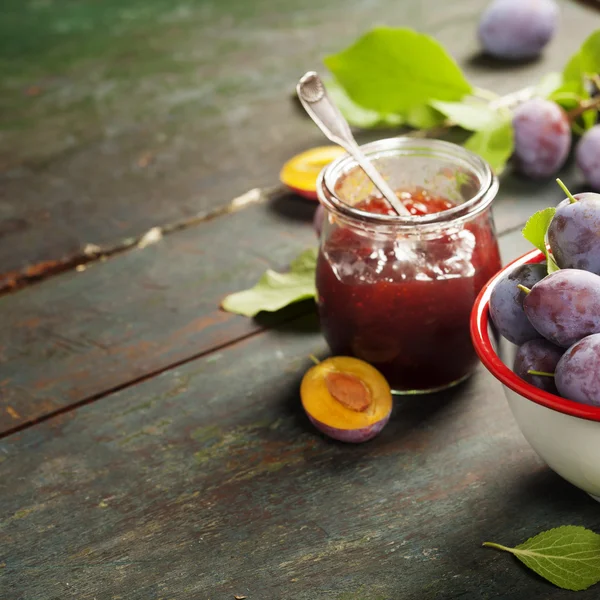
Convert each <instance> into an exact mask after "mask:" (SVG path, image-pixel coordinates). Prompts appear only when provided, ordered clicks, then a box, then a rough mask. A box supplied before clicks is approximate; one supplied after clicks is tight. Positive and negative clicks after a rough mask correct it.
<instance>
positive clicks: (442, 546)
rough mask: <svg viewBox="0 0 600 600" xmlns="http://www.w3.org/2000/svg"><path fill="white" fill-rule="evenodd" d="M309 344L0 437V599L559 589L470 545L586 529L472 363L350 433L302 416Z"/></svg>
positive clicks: (202, 365) (249, 345)
mask: <svg viewBox="0 0 600 600" xmlns="http://www.w3.org/2000/svg"><path fill="white" fill-rule="evenodd" d="M310 353H316V354H317V355H323V354H324V353H325V346H324V342H323V341H322V338H321V336H320V335H319V333H318V332H317V331H316V320H315V319H314V317H312V318H311V317H304V318H302V319H300V320H298V321H296V322H294V323H290V324H288V328H287V330H283V329H282V330H271V331H269V332H268V333H265V334H262V335H260V336H256V337H254V338H252V339H250V340H245V341H242V342H240V343H237V344H235V345H234V346H232V347H230V348H227V349H225V350H223V351H221V352H216V353H212V354H211V355H209V356H207V357H204V358H202V359H199V360H197V361H194V362H192V363H189V364H187V365H185V366H183V367H181V368H177V369H173V370H170V371H168V372H166V373H164V374H162V375H160V376H159V377H155V378H153V379H152V380H150V381H147V382H144V383H142V384H139V385H136V386H134V387H132V388H130V389H128V390H124V391H122V392H119V393H117V394H115V395H112V396H110V397H108V398H104V399H103V400H101V401H99V402H96V403H93V404H91V405H87V406H85V407H82V408H79V409H77V410H74V411H71V412H69V413H67V414H64V415H61V416H60V417H57V418H53V419H51V420H50V421H47V422H45V423H42V424H38V425H35V426H33V427H30V428H29V429H27V430H25V431H23V432H20V433H17V434H14V435H12V436H10V437H9V438H6V439H4V440H2V441H1V442H0V457H2V458H1V460H2V462H1V463H0V535H1V538H2V544H1V545H0V564H1V565H2V567H1V571H0V597H1V598H3V599H4V598H6V599H7V600H58V599H61V600H62V599H64V598H77V599H78V600H93V599H96V600H116V599H121V600H125V599H127V600H158V599H159V598H162V599H170V600H171V599H172V600H176V599H177V600H184V599H185V600H225V599H229V598H231V599H232V598H233V596H234V594H237V595H244V596H247V597H248V600H279V599H284V598H294V599H295V600H315V599H328V598H331V599H334V600H392V599H394V600H395V599H397V598H402V599H403V600H450V599H454V598H468V599H479V598H487V599H493V598H498V599H499V598H503V599H511V600H549V599H552V600H560V599H567V598H571V593H569V592H566V591H561V590H558V589H556V588H554V587H552V586H551V585H550V584H548V583H546V582H544V581H543V580H541V579H540V578H539V577H537V576H535V575H532V574H531V573H530V572H528V571H527V570H526V569H524V568H523V567H521V566H520V565H519V564H518V563H517V562H516V561H515V560H514V559H513V558H511V557H510V556H509V555H507V554H500V553H497V552H495V551H492V550H489V549H484V548H482V547H481V543H482V542H484V541H486V540H490V541H496V542H499V543H504V544H508V545H514V544H518V543H520V542H522V541H524V540H525V539H526V538H527V537H529V536H531V535H534V534H536V533H538V532H540V531H542V530H544V529H546V528H550V527H554V526H558V525H563V524H570V523H572V524H578V525H585V526H586V527H589V528H592V529H596V530H600V512H599V511H598V505H597V503H595V502H594V501H593V500H591V499H590V498H589V497H588V496H587V495H585V494H584V493H583V492H580V491H578V490H576V489H575V488H574V487H572V486H570V485H569V484H567V483H565V482H564V481H562V480H561V479H560V478H559V477H558V476H556V475H554V474H553V473H552V472H550V471H549V470H548V469H547V468H546V467H544V466H543V465H542V464H541V462H540V461H539V459H537V458H536V456H535V455H534V453H533V451H532V450H531V449H530V448H529V447H528V445H527V444H526V442H525V441H524V439H523V438H522V436H521V435H520V433H519V432H518V430H517V427H516V425H515V423H514V421H513V419H512V416H511V414H510V412H509V409H508V406H507V403H506V401H505V399H504V397H503V392H502V389H501V386H500V384H498V383H497V382H494V381H493V380H492V378H491V376H490V375H489V374H487V373H485V372H484V370H483V368H481V369H480V370H479V371H478V372H477V373H476V375H475V376H474V377H473V378H472V379H471V380H470V381H469V382H468V383H466V384H465V385H462V386H460V387H458V388H456V389H454V390H453V391H451V392H448V393H442V394H439V395H435V396H431V397H429V396H423V397H414V398H404V399H397V400H396V401H395V407H394V411H393V415H392V418H391V421H390V424H389V425H388V426H387V427H386V429H385V430H384V431H383V432H382V434H381V436H379V437H378V438H376V439H375V440H373V441H372V442H370V443H367V444H363V445H359V446H351V445H344V444H340V443H335V442H332V441H330V440H327V439H326V438H323V437H322V436H321V435H320V434H318V433H317V432H316V431H315V430H314V429H313V428H312V426H311V425H310V423H309V422H308V419H307V418H306V417H305V416H304V414H303V412H302V409H301V407H300V400H299V397H298V386H299V380H300V377H301V374H302V372H303V371H304V370H305V369H307V368H308V367H309V366H310V365H311V362H310V360H309V358H308V355H309V354H310ZM597 597H598V589H597V588H592V589H590V590H589V591H587V592H582V593H580V594H578V598H581V599H582V600H584V599H591V598H597Z"/></svg>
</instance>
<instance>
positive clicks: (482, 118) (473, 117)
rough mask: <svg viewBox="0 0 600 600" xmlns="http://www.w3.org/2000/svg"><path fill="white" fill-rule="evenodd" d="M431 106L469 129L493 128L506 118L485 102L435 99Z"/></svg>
mask: <svg viewBox="0 0 600 600" xmlns="http://www.w3.org/2000/svg"><path fill="white" fill-rule="evenodd" d="M431 106H433V107H434V108H435V109H437V110H439V111H440V112H441V113H442V114H444V115H446V117H448V119H450V120H451V121H452V122H453V123H456V124H457V125H459V126H460V127H462V128H463V129H467V130H469V131H481V130H482V129H492V128H493V127H494V125H497V124H498V123H500V122H504V121H505V120H506V118H505V117H504V116H502V115H500V114H499V113H498V111H495V110H493V109H491V108H490V107H489V106H487V105H485V104H473V103H469V102H443V101H441V100H433V101H432V102H431Z"/></svg>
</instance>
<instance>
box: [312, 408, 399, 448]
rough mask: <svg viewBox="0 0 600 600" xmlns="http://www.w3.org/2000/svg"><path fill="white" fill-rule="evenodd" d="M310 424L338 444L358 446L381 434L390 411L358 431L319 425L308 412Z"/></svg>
mask: <svg viewBox="0 0 600 600" xmlns="http://www.w3.org/2000/svg"><path fill="white" fill-rule="evenodd" d="M306 414H307V416H308V418H309V420H310V422H311V423H312V424H313V425H314V426H315V427H316V428H317V429H318V430H319V431H320V432H321V433H324V434H325V435H326V436H328V437H330V438H332V439H334V440H338V441H340V442H347V443H350V444H360V443H362V442H367V441H369V440H371V439H373V438H374V437H375V436H376V435H378V434H379V433H381V430H382V429H383V428H384V427H385V426H386V425H387V423H388V421H389V420H390V415H391V414H392V413H391V411H390V412H389V413H388V414H387V415H386V416H385V417H384V418H383V419H380V420H379V421H377V422H376V423H372V424H371V425H369V426H368V427H361V428H360V429H338V428H337V427H331V426H330V425H325V423H321V421H318V420H317V419H315V418H314V417H313V416H312V415H311V414H309V413H308V412H307V413H306Z"/></svg>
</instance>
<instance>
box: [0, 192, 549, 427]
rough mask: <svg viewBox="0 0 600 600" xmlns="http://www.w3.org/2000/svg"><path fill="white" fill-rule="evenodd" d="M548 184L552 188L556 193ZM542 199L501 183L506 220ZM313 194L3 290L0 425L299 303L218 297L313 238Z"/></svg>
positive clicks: (274, 318) (222, 338)
mask: <svg viewBox="0 0 600 600" xmlns="http://www.w3.org/2000/svg"><path fill="white" fill-rule="evenodd" d="M555 188H556V189H554V188H553V189H551V190H550V192H551V193H550V194H549V195H550V196H551V195H552V193H554V194H555V195H558V194H559V192H558V188H557V187H556V186H555ZM559 198H560V196H558V197H556V198H555V199H554V200H555V201H558V199H559ZM547 201H548V196H546V190H545V189H540V190H538V191H537V194H536V195H533V194H532V197H530V198H527V199H525V198H521V199H520V200H515V199H514V197H513V196H512V195H510V196H506V197H505V196H504V195H501V196H500V197H499V198H498V204H497V207H496V211H495V212H496V215H497V216H498V220H499V221H500V222H501V223H503V224H504V226H505V227H506V226H513V225H514V220H515V219H517V218H518V216H519V215H521V216H520V219H521V220H523V219H524V218H525V216H524V215H525V214H530V213H531V212H533V210H534V208H535V207H536V206H537V204H540V205H543V206H546V205H547V204H545V203H546V202H547ZM314 206H315V205H314V203H311V202H307V201H300V200H298V199H295V198H293V197H289V196H275V197H273V198H271V200H270V201H269V202H267V203H266V204H264V205H255V206H251V207H249V208H247V209H245V210H243V211H241V212H238V213H233V214H230V215H227V216H226V217H221V218H218V219H215V220H211V221H208V222H206V223H202V224H201V225H199V226H198V227H194V228H191V229H188V230H185V231H180V232H177V233H174V234H172V235H169V236H167V237H166V238H164V239H163V240H162V241H160V242H158V243H157V244H155V245H152V246H149V247H147V248H144V249H143V250H134V251H130V252H127V253H125V254H122V255H118V256H115V257H113V258H112V259H110V260H108V261H106V262H98V263H94V264H92V265H90V266H89V267H88V269H87V270H86V271H84V272H75V271H72V272H68V273H64V274H62V275H60V276H57V277H54V278H52V279H49V280H47V281H44V282H42V283H41V284H39V285H35V286H32V287H29V288H25V289H23V290H20V291H18V292H16V293H14V294H9V295H8V296H4V297H0V314H1V315H2V322H3V323H4V326H3V327H2V328H0V432H7V431H11V430H13V429H14V428H18V427H20V426H22V425H23V424H25V423H28V422H31V421H34V420H36V419H38V418H42V417H44V416H45V415H48V414H50V413H52V412H54V411H56V410H61V409H63V408H65V407H68V406H70V405H72V404H77V403H78V402H82V401H85V400H86V399H90V398H93V397H95V396H98V395H100V394H105V393H107V392H109V391H111V390H115V389H118V388H119V387H121V386H123V385H126V384H127V383H129V382H131V381H135V380H137V379H140V378H143V377H147V376H148V375H150V374H153V373H157V372H159V371H161V370H163V369H165V368H167V367H169V366H171V365H173V364H176V363H178V362H180V361H185V360H188V359H190V358H192V357H195V356H198V355H200V354H202V353H204V352H207V351H209V350H211V349H214V348H215V347H219V346H223V345H227V344H229V343H231V342H232V341H234V340H236V339H239V338H240V337H244V336H246V335H249V334H251V333H252V332H255V331H257V330H258V329H260V328H261V327H264V326H269V325H270V324H274V323H276V322H280V321H282V320H286V319H288V318H290V316H291V315H294V314H298V311H306V310H307V307H306V305H299V306H295V307H293V308H291V309H290V311H285V312H283V313H282V314H275V315H264V316H261V317H260V318H259V319H257V320H250V319H246V318H244V317H238V316H234V315H230V314H227V313H224V312H222V311H220V310H219V306H218V305H219V301H220V299H221V298H222V297H223V296H224V295H225V294H227V293H229V292H232V291H236V290H239V289H243V288H245V287H248V286H250V285H252V284H253V283H254V282H255V281H256V280H257V279H258V277H259V276H260V274H261V273H263V272H264V270H265V269H266V268H267V267H269V266H275V267H277V266H279V267H281V268H285V267H286V265H287V264H288V263H289V261H290V259H291V258H292V257H293V256H295V255H296V254H297V253H298V252H300V251H301V250H302V249H304V248H307V247H309V246H311V245H314V244H315V243H316V240H315V237H314V233H313V230H312V225H311V220H312V215H313V213H314ZM526 207H531V208H529V210H528V211H527V212H526ZM540 207H541V206H540ZM508 250H509V252H511V253H512V254H511V256H513V257H514V256H517V255H516V254H514V249H513V248H512V247H511V248H509V249H508Z"/></svg>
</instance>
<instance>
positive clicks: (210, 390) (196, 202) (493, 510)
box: [0, 0, 600, 600]
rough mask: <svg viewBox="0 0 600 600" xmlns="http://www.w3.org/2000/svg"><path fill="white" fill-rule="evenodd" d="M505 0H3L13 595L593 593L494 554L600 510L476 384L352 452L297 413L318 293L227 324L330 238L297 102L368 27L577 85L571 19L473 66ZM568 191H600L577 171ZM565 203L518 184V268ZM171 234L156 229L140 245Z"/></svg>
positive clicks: (513, 247)
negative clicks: (295, 96) (398, 28)
mask: <svg viewBox="0 0 600 600" xmlns="http://www.w3.org/2000/svg"><path fill="white" fill-rule="evenodd" d="M484 5H485V2H484V1H483V0H456V1H455V2H438V0H421V1H420V2H409V1H407V0H404V1H403V0H373V1H370V2H366V1H364V0H329V1H328V2H323V1H322V0H302V1H300V0H253V1H252V2H250V1H248V0H228V1H227V2H225V1H221V2H218V1H217V0H196V1H195V2H180V3H172V2H168V1H167V0H152V1H148V0H146V1H144V2H142V0H129V1H128V2H122V1H120V0H112V1H107V2H94V1H93V0H86V1H83V2H79V3H67V2H55V3H53V2H49V1H48V2H46V1H42V0H39V1H36V2H30V3H23V2H21V0H9V2H8V6H7V8H6V9H5V10H6V14H5V17H6V18H3V19H0V32H1V33H2V35H0V45H1V47H2V49H3V52H2V58H1V59H0V69H1V72H2V75H3V77H2V83H1V84H0V86H1V89H2V98H1V99H0V106H2V108H3V109H4V110H2V111H0V123H1V126H2V134H1V136H0V170H1V173H0V240H1V241H2V243H1V244H0V274H2V275H0V281H1V282H2V284H1V285H2V286H3V291H4V295H3V296H2V297H0V322H1V324H2V327H0V431H1V437H2V439H1V440H0V488H1V493H0V599H1V600H34V599H35V600H50V599H61V600H63V599H66V598H77V599H90V600H92V599H95V600H105V599H106V600H108V599H111V600H117V599H122V600H138V599H139V600H154V599H156V600H158V599H159V598H160V599H163V600H175V599H178V600H179V599H190V600H192V599H193V600H196V599H201V600H207V599H209V600H221V599H228V598H229V599H232V598H234V596H235V595H237V596H240V597H242V596H246V597H247V598H248V599H249V600H279V599H288V598H289V599H292V598H293V599H294V600H315V599H319V600H320V599H332V600H384V599H385V600H387V599H390V600H391V599H397V598H398V599H399V598H402V599H415V600H416V599H419V600H422V599H454V598H465V599H472V598H473V599H475V598H510V599H515V600H538V599H539V600H542V599H544V600H545V599H549V598H552V599H561V598H570V597H571V595H572V594H570V593H569V592H566V591H562V590H559V589H557V588H554V587H553V586H551V585H550V584H548V583H546V582H545V581H543V580H542V579H540V578H539V577H537V576H535V575H533V574H532V573H531V572H529V571H527V570H525V569H524V568H522V567H521V566H520V565H519V564H518V563H517V562H516V561H514V560H513V559H512V558H511V557H510V556H508V555H505V554H499V553H497V552H494V551H491V550H487V549H482V548H481V543H482V542H483V541H485V540H492V541H496V542H500V543H504V544H507V545H513V544H518V543H520V542H522V541H524V540H525V539H526V538H527V537H529V536H532V535H534V534H536V533H538V532H539V531H541V530H544V529H547V528H550V527H555V526H558V525H562V524H578V525H585V526H586V527H589V528H592V529H595V530H596V531H600V512H599V510H598V505H597V504H596V503H594V502H593V501H592V500H591V499H590V498H589V497H587V496H586V495H585V494H584V493H582V492H580V491H578V490H577V489H575V488H574V487H572V486H570V485H569V484H567V483H565V482H564V481H562V480H561V479H560V478H559V477H558V476H556V475H555V474H553V473H552V472H551V471H550V470H549V469H548V468H546V467H545V466H544V465H543V464H542V462H541V461H540V460H539V459H538V458H537V457H536V455H535V454H534V453H533V451H532V450H531V449H530V447H529V446H528V445H527V444H526V442H525V441H524V439H523V438H522V436H521V435H520V433H519V431H518V429H517V427H516V425H515V423H514V421H513V419H512V416H511V414H510V412H509V409H508V407H507V405H506V403H505V401H504V398H503V393H502V389H501V386H500V385H499V384H498V383H497V382H496V381H495V380H493V378H492V377H491V376H490V375H489V374H487V373H486V372H485V371H484V370H483V368H481V369H480V370H479V371H478V372H477V373H476V374H475V375H474V376H473V377H472V378H471V380H470V381H469V382H467V383H466V384H464V385H462V386H460V387H458V388H456V389H454V390H452V391H450V392H447V393H442V394H437V395H434V396H431V397H418V398H402V399H398V400H396V402H395V407H394V412H393V415H392V419H391V422H390V424H389V426H388V427H387V428H386V429H385V430H384V432H383V433H382V434H381V435H380V436H379V437H378V438H376V439H375V440H373V441H372V442H370V443H367V444H364V445H359V446H349V445H343V444H338V443H334V442H332V441H330V440H328V439H325V438H324V437H322V436H320V435H319V434H318V433H317V432H316V431H315V430H314V429H313V428H312V427H311V426H310V424H309V422H308V420H307V418H306V417H305V416H304V414H303V412H302V410H301V408H300V403H299V397H298V385H299V381H300V378H301V376H302V373H303V372H304V371H305V370H306V369H307V368H308V366H309V365H310V361H309V358H308V356H309V354H311V353H314V354H317V355H320V356H324V355H326V353H327V349H326V347H325V343H324V341H323V339H322V337H321V335H320V334H319V331H318V323H317V321H316V317H315V313H314V309H313V307H312V305H310V303H303V304H299V305H296V306H294V307H292V308H290V309H289V310H286V311H282V312H281V313H278V314H275V315H268V316H261V317H260V318H259V319H256V320H249V319H245V318H242V317H237V316H233V315H230V314H226V313H223V312H220V311H219V309H218V303H219V300H220V298H221V297H222V296H223V295H225V294H226V293H228V292H231V291H235V290H238V289H242V288H244V287H246V286H248V285H251V284H252V283H253V282H254V281H255V280H256V279H257V278H258V276H259V275H260V274H261V273H262V272H263V271H264V269H265V268H266V267H267V266H276V267H282V268H284V267H285V266H286V265H287V264H288V262H289V260H290V259H291V258H292V257H293V256H294V255H295V254H297V253H298V252H299V251H300V250H301V249H303V248H306V247H308V246H310V245H311V244H314V243H315V240H314V237H313V232H312V228H311V226H310V220H311V218H312V214H313V211H314V205H313V204H311V203H309V202H306V201H303V200H301V199H298V198H296V197H293V196H291V195H289V194H286V193H285V192H284V191H282V190H281V189H280V188H278V187H277V173H278V171H279V168H280V166H281V164H282V163H283V161H284V160H285V159H287V158H289V157H290V156H292V155H293V154H294V153H296V152H298V151H301V150H303V149H306V148H309V147H311V146H315V145H318V144H321V143H322V142H323V139H322V137H321V135H320V134H319V132H318V131H317V129H316V128H315V127H314V125H312V124H311V123H310V122H309V121H308V120H307V119H306V118H304V117H303V116H302V115H301V114H300V113H299V112H298V110H297V107H296V106H295V105H294V103H293V102H292V101H291V91H292V89H293V83H294V82H295V81H296V79H297V77H298V76H299V75H300V74H301V73H302V72H304V71H305V70H308V69H309V68H314V67H315V66H318V65H319V64H320V59H321V58H322V56H323V55H325V54H327V53H329V52H331V51H335V50H337V49H340V48H342V47H344V46H345V45H346V44H348V43H349V42H350V41H351V40H353V39H354V38H355V37H356V36H357V35H358V34H359V33H360V32H362V31H364V30H365V29H366V28H368V27H370V26H371V25H374V24H377V23H385V24H389V25H410V26H413V27H415V28H417V29H419V30H422V31H425V32H428V33H432V34H434V35H436V36H437V37H438V38H439V39H440V41H441V42H442V43H444V44H445V45H446V46H447V47H449V48H450V49H451V50H452V52H453V54H454V56H455V57H456V58H457V60H458V61H459V62H460V63H461V65H462V66H463V67H464V69H465V71H466V72H467V74H468V76H469V77H470V79H471V80H472V81H474V82H475V83H476V84H477V85H480V86H482V87H489V88H492V89H494V90H496V91H499V92H502V93H505V92H509V91H512V90H514V89H518V88H520V87H522V86H523V85H526V84H529V83H531V82H532V81H534V80H535V79H537V78H538V77H539V76H540V75H541V74H543V73H544V72H546V71H548V70H552V69H554V70H556V69H559V68H560V67H561V66H562V64H563V63H564V61H565V59H566V57H567V56H568V55H569V54H571V53H572V52H573V51H575V49H576V48H577V47H578V45H579V43H580V41H581V40H582V39H583V38H584V37H585V36H586V35H588V34H589V33H590V32H591V31H593V30H594V29H596V28H597V27H598V24H599V22H600V20H599V19H598V12H597V11H595V10H594V9H593V8H591V7H590V6H587V5H585V4H578V3H575V2H562V3H561V9H562V24H561V29H560V31H559V33H558V35H557V37H556V39H555V40H554V41H553V43H552V44H551V45H550V46H549V47H548V49H547V51H546V52H545V53H544V57H543V58H542V59H541V60H539V61H534V62H531V63H528V64H525V65H515V66H511V67H507V66H506V65H503V66H499V65H496V64H494V63H490V62H489V61H487V60H485V59H483V58H481V57H478V56H476V53H477V42H476V39H475V34H474V31H475V25H476V22H477V18H478V14H479V13H480V11H481V10H482V7H483V6H484ZM386 134H389V132H377V133H373V132H371V133H370V134H361V136H360V139H361V141H365V140H367V139H373V138H374V137H375V136H382V135H386ZM562 175H563V177H564V178H565V179H566V180H567V182H568V183H569V184H570V185H571V186H572V187H573V188H575V189H576V188H577V187H578V186H579V185H580V183H581V182H580V180H579V179H578V175H577V174H576V173H575V170H574V169H573V167H572V165H570V166H567V167H566V168H565V172H564V173H563V174H562ZM248 190H251V191H250V193H247V192H248ZM240 196H242V197H243V198H244V199H245V200H246V202H245V203H240V201H239V200H237V201H234V199H236V198H239V197H240ZM560 198H561V193H560V192H559V190H558V189H557V187H556V186H555V185H554V184H553V183H552V182H548V183H543V184H540V183H532V182H529V181H525V180H522V179H519V178H517V177H513V176H511V175H510V174H507V175H505V176H504V177H503V181H502V186H501V192H500V194H499V196H498V198H497V200H496V203H495V217H496V223H497V227H498V231H499V234H500V239H501V245H502V252H503V258H504V259H505V260H508V259H510V258H513V257H515V256H517V255H519V254H520V253H522V252H523V251H525V250H526V249H527V247H528V246H527V244H526V243H525V242H524V240H522V238H521V236H520V232H519V229H520V226H521V225H522V224H523V222H524V220H525V219H526V217H527V216H528V215H529V214H530V213H531V212H533V211H534V210H536V209H539V208H542V207H545V206H548V205H550V204H554V203H556V202H557V201H558V200H559V199H560ZM240 204H242V206H241V207H240ZM152 228H159V229H158V230H155V231H154V235H156V234H157V232H158V233H161V232H162V234H163V235H162V239H159V240H158V241H156V242H155V243H153V244H149V245H145V244H144V243H142V244H139V242H140V240H142V239H145V240H147V239H148V238H145V237H144V235H145V234H146V232H148V230H150V229H152ZM139 246H142V247H139ZM11 290H12V291H11ZM599 593H600V592H599V588H597V587H596V588H592V589H590V590H588V591H587V592H582V593H580V594H579V596H578V597H580V598H582V599H583V598H597V597H598V594H599Z"/></svg>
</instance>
